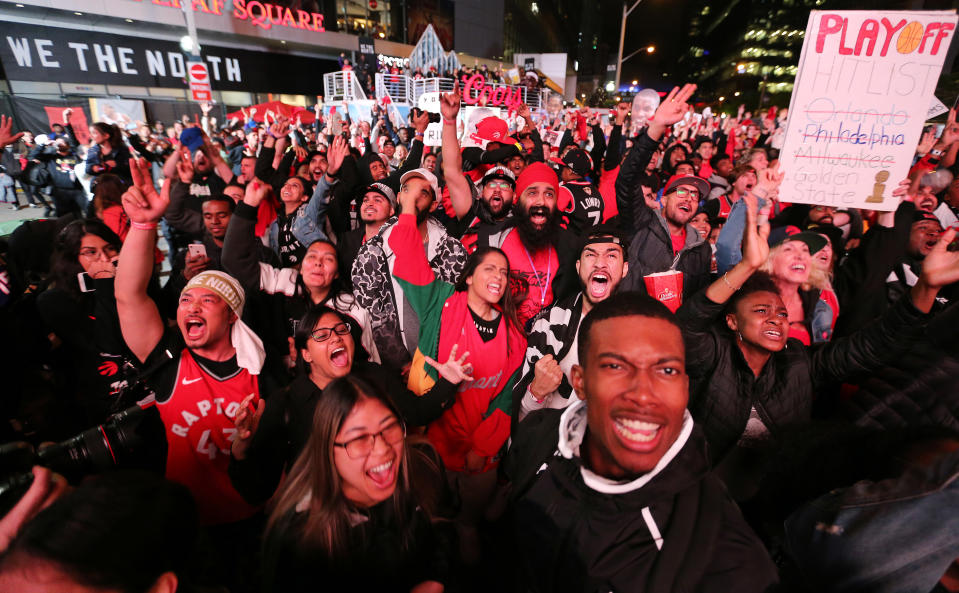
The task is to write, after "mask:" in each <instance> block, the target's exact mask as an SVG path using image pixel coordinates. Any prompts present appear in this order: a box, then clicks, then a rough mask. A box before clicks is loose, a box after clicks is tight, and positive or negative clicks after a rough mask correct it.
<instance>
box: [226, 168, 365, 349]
mask: <svg viewBox="0 0 959 593" xmlns="http://www.w3.org/2000/svg"><path fill="white" fill-rule="evenodd" d="M323 179H324V180H323V181H321V182H320V184H319V189H318V191H319V192H320V193H322V192H325V191H326V188H328V187H329V186H328V185H327V181H326V176H325V175H324V177H323ZM268 190H269V186H268V185H267V184H266V183H264V182H262V181H259V180H258V179H254V180H253V181H251V182H250V183H249V184H247V187H246V194H245V196H244V198H243V200H242V201H241V202H240V203H239V204H237V206H236V210H234V212H233V216H232V218H231V219H230V224H229V226H228V227H227V230H226V236H225V238H224V241H223V250H222V253H221V255H220V263H221V264H222V266H223V269H224V270H225V271H226V272H228V273H229V274H230V275H231V276H233V277H234V278H236V279H237V280H239V281H240V283H241V284H242V285H243V288H244V290H246V293H247V294H249V295H259V296H260V298H259V299H257V300H256V301H254V304H253V306H252V307H251V308H250V313H251V315H253V316H254V317H256V320H257V322H256V325H257V327H262V328H264V331H263V333H261V335H260V337H261V338H262V339H263V342H264V345H265V346H266V347H267V349H268V351H273V352H279V353H284V354H285V353H289V363H290V365H291V366H292V364H293V363H294V362H295V360H296V350H295V349H294V347H293V341H294V334H295V333H296V329H297V324H298V322H299V319H300V318H301V317H303V315H304V314H305V313H306V312H307V311H308V310H309V309H310V308H312V307H314V306H317V305H326V306H329V307H332V308H334V309H336V310H337V311H339V312H341V313H344V314H346V315H347V316H349V317H350V318H351V320H352V323H351V328H352V331H353V338H354V340H355V341H356V342H357V344H358V345H360V346H361V347H362V351H361V352H360V353H359V354H358V356H360V357H362V358H369V360H371V361H373V362H379V361H380V356H379V353H378V352H377V350H376V344H375V342H374V341H373V334H372V331H371V327H370V323H369V315H368V313H367V311H366V309H364V308H363V307H361V306H360V305H359V304H358V303H357V302H356V300H355V299H354V298H353V295H352V294H350V292H349V291H348V290H347V289H346V286H345V283H344V281H343V279H342V278H341V274H340V269H339V259H338V257H337V247H336V246H335V245H334V244H333V243H332V242H330V241H329V240H328V239H326V238H324V237H320V238H316V239H314V240H313V241H312V242H310V243H308V244H307V246H306V249H305V251H304V252H303V253H302V254H301V255H300V262H299V264H298V265H297V266H296V267H273V266H271V265H269V264H266V263H262V262H261V261H260V258H259V257H258V252H259V247H258V245H259V241H258V239H257V237H256V224H257V208H258V207H259V205H260V203H261V202H262V201H263V199H264V198H265V197H266V194H267V192H268ZM346 275H347V276H349V271H347V272H346Z"/></svg>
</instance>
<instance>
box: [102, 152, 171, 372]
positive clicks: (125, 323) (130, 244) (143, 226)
mask: <svg viewBox="0 0 959 593" xmlns="http://www.w3.org/2000/svg"><path fill="white" fill-rule="evenodd" d="M149 167H150V165H149V163H148V162H147V161H146V160H144V159H136V160H135V161H134V163H133V166H132V167H131V168H130V171H131V173H132V176H133V185H132V186H131V187H130V189H128V190H127V191H126V192H125V193H124V194H123V198H122V201H123V208H124V210H126V213H127V216H128V217H129V218H130V223H131V226H130V231H129V233H127V238H126V240H125V241H124V242H123V248H122V249H121V250H120V261H119V264H118V265H117V275H116V281H115V283H114V284H115V288H116V297H117V314H118V316H119V318H120V330H121V332H122V333H123V340H124V341H125V342H126V344H127V347H128V348H129V349H130V352H132V353H133V355H134V356H136V357H137V359H138V360H140V362H145V361H146V359H147V357H148V356H150V353H151V352H152V351H153V349H154V348H155V347H156V345H157V344H158V343H159V342H160V339H161V338H162V337H163V318H162V317H161V316H160V311H159V310H158V309H157V306H156V303H154V302H153V299H151V298H150V297H149V296H148V295H147V285H148V284H149V283H150V276H151V275H152V274H153V254H154V251H153V250H154V248H155V246H156V227H157V222H159V220H160V218H162V217H163V212H164V211H165V210H166V207H167V204H168V203H169V196H168V195H167V191H168V184H169V181H168V182H167V183H165V184H164V191H163V193H160V194H158V193H157V191H156V188H155V187H154V186H153V180H152V179H151V177H150V168H149Z"/></svg>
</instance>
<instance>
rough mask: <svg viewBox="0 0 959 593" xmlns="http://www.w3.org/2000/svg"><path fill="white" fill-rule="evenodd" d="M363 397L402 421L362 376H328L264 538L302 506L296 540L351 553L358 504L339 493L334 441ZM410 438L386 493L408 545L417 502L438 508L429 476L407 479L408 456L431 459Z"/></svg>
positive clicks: (430, 512) (337, 554) (331, 553)
mask: <svg viewBox="0 0 959 593" xmlns="http://www.w3.org/2000/svg"><path fill="white" fill-rule="evenodd" d="M363 399H374V400H377V401H379V402H380V403H382V404H383V405H384V406H386V408H387V409H388V410H390V412H392V413H393V414H394V415H395V416H396V418H397V419H398V420H400V421H402V419H403V416H402V415H401V414H400V412H399V410H398V409H397V407H396V406H395V405H394V404H393V402H392V401H391V400H390V398H389V397H388V396H387V395H386V394H385V393H381V392H380V391H379V390H377V389H376V388H374V387H373V386H372V385H371V384H370V383H368V382H367V381H365V380H364V379H362V378H360V377H357V376H355V375H348V376H346V377H343V378H340V379H335V380H333V381H332V382H330V384H329V385H327V386H326V388H325V389H324V390H323V393H322V395H321V396H320V398H319V399H318V400H317V403H316V409H315V411H314V413H313V429H312V431H311V433H310V438H309V440H308V441H307V443H306V446H305V447H304V448H303V452H302V453H301V454H300V456H299V458H297V460H296V462H295V463H294V464H293V468H292V469H291V470H290V475H289V477H288V478H287V479H286V481H285V483H284V486H283V488H282V489H281V490H280V492H279V494H278V496H277V498H276V502H275V504H274V505H273V509H272V511H271V513H270V517H269V520H268V522H267V526H266V532H267V537H266V538H265V540H266V541H271V540H273V539H274V537H271V533H273V534H275V533H276V532H277V531H282V530H284V529H289V527H288V525H289V520H290V519H291V517H292V516H293V515H294V514H295V513H301V512H302V513H304V514H305V517H304V518H305V521H302V522H301V524H302V527H300V528H298V532H297V533H295V534H294V535H295V538H296V540H297V541H298V542H299V543H300V544H304V545H306V546H308V547H313V548H315V549H319V550H321V551H322V552H324V553H325V554H326V556H327V558H328V559H330V560H336V559H341V558H345V557H348V556H349V554H350V550H349V531H350V526H351V521H350V518H351V515H352V514H354V513H355V512H357V510H358V509H356V508H355V506H354V505H353V504H352V503H351V502H350V501H349V500H348V499H347V498H346V497H345V496H344V495H343V486H342V481H341V479H340V476H339V473H338V472H337V470H336V462H335V458H334V454H333V450H334V448H333V443H334V440H335V439H336V435H337V433H339V431H340V429H341V428H342V427H343V423H344V421H345V420H346V418H347V416H349V414H350V412H352V411H353V408H354V407H355V406H356V405H357V404H358V403H359V402H360V401H361V400H363ZM409 441H410V439H409V438H408V439H407V441H406V442H405V443H404V445H403V453H402V456H401V458H400V459H401V461H400V471H399V476H398V479H397V485H396V490H395V491H394V492H393V495H392V496H391V497H390V499H389V502H390V503H391V504H392V505H393V507H394V511H395V518H396V525H397V526H398V527H399V530H400V540H401V541H402V542H403V546H404V548H406V549H409V546H410V545H411V544H412V540H413V538H412V535H413V534H412V526H413V515H414V513H415V512H416V508H417V506H419V507H420V508H422V509H423V511H425V512H426V514H427V516H428V517H432V516H434V515H435V513H436V511H437V507H436V506H435V504H436V502H437V501H438V497H436V496H435V493H434V492H432V486H435V484H430V481H429V480H416V483H413V482H411V480H410V474H411V467H410V462H411V461H413V460H414V458H415V461H416V463H417V465H418V466H420V467H422V463H423V462H424V461H425V462H426V463H432V462H431V461H430V459H429V456H427V455H426V454H424V453H422V452H420V451H418V450H417V449H414V448H411V447H410V443H409ZM435 469H436V471H437V472H440V471H441V470H440V469H439V468H435ZM304 501H306V502H305V507H306V508H305V509H304V508H303V507H304ZM297 523H300V522H297ZM282 539H287V538H282ZM266 556H267V557H269V556H270V554H269V553H267V554H266Z"/></svg>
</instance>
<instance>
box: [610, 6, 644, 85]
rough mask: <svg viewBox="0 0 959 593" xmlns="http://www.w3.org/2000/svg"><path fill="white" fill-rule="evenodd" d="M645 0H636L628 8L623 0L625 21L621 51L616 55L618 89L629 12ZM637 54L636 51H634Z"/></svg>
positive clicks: (620, 34)
mask: <svg viewBox="0 0 959 593" xmlns="http://www.w3.org/2000/svg"><path fill="white" fill-rule="evenodd" d="M642 1H643V0H636V2H634V3H633V5H632V6H630V7H629V9H628V10H627V8H626V2H625V1H624V2H623V22H622V23H621V24H620V27H619V53H618V54H617V55H616V90H617V91H618V90H619V79H620V77H621V76H622V73H623V43H624V42H625V41H626V17H628V16H629V13H631V12H633V11H634V10H636V7H637V6H639V3H640V2H642ZM634 54H635V52H634Z"/></svg>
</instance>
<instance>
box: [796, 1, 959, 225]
mask: <svg viewBox="0 0 959 593" xmlns="http://www.w3.org/2000/svg"><path fill="white" fill-rule="evenodd" d="M956 20H957V19H956V13H955V11H877V10H847V11H820V10H814V11H812V12H811V13H810V14H809V24H808V25H807V26H806V37H805V39H804V40H803V48H802V56H801V57H800V59H799V69H798V72H797V73H796V82H795V84H794V86H793V93H792V97H791V99H790V103H789V119H788V122H787V124H786V137H785V139H784V141H783V148H782V151H781V152H780V155H779V161H780V169H781V170H782V171H783V172H784V173H785V179H784V181H783V184H782V187H781V188H780V192H779V199H780V200H782V201H783V202H789V203H800V204H825V205H830V206H838V207H841V208H866V209H869V210H885V211H890V210H895V209H896V208H897V207H898V205H899V200H898V199H896V198H894V197H893V196H892V190H894V189H895V188H896V186H897V185H898V184H899V181H900V180H902V179H904V178H905V177H906V175H907V174H908V172H909V168H910V167H911V166H912V160H913V156H914V155H915V152H916V145H917V144H918V143H919V136H920V134H921V133H922V126H923V123H924V122H925V120H926V117H927V115H926V114H927V112H928V110H929V104H930V101H931V99H932V97H933V91H934V90H935V89H936V84H937V82H938V80H939V74H940V72H941V71H942V65H943V61H944V60H945V57H946V53H947V52H948V50H949V44H950V42H951V41H952V37H953V36H954V35H955V32H956Z"/></svg>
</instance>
